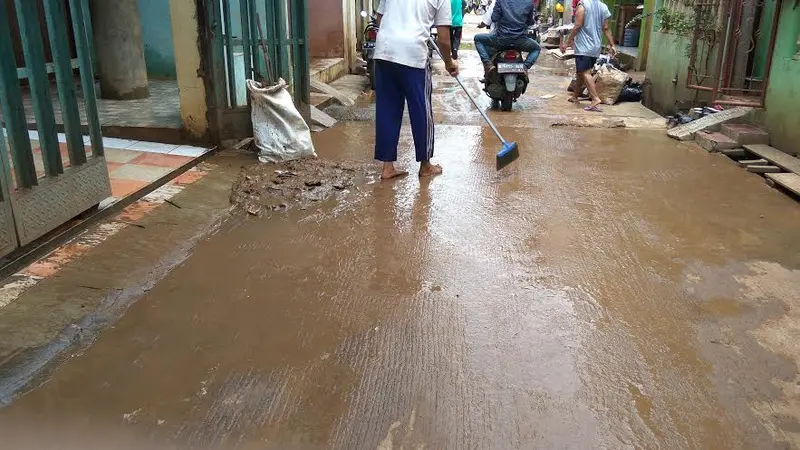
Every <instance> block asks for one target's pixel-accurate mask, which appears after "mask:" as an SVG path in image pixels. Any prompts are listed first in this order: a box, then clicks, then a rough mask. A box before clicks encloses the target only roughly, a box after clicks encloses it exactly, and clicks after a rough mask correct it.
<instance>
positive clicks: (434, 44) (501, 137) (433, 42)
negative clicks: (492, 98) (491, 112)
mask: <svg viewBox="0 0 800 450" xmlns="http://www.w3.org/2000/svg"><path fill="white" fill-rule="evenodd" d="M428 42H430V44H431V45H433V48H434V50H436V53H438V54H439V57H440V58H442V60H444V55H442V51H441V50H439V46H438V45H437V44H436V41H434V40H433V37H428ZM453 78H455V79H456V81H457V82H458V85H459V86H461V89H463V90H464V93H465V94H467V97H469V99H470V101H471V102H472V104H473V105H475V109H477V110H478V112H479V113H480V114H481V116H483V120H485V121H486V123H487V124H489V127H490V128H491V129H492V131H494V134H496V135H497V139H500V142H502V143H503V144H505V143H506V140H505V139H503V135H501V134H500V131H499V130H498V129H497V127H496V126H494V124H493V123H492V121H491V120H489V116H487V115H486V113H485V112H484V111H483V109H482V108H481V107H480V106H479V105H478V102H477V101H475V97H473V96H472V94H470V93H469V91H468V90H467V88H466V86H464V83H462V82H461V78H459V77H453Z"/></svg>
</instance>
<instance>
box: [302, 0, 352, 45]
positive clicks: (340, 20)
mask: <svg viewBox="0 0 800 450" xmlns="http://www.w3.org/2000/svg"><path fill="white" fill-rule="evenodd" d="M344 29H345V28H344V10H343V2H342V1H339V0H308V39H309V56H310V57H312V58H344V57H345V32H344Z"/></svg>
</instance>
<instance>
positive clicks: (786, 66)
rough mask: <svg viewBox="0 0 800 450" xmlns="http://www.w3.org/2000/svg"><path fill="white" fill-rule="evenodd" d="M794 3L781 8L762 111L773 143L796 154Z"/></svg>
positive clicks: (799, 79) (799, 134) (798, 89)
mask: <svg viewBox="0 0 800 450" xmlns="http://www.w3.org/2000/svg"><path fill="white" fill-rule="evenodd" d="M791 3H793V2H784V6H783V11H782V12H781V16H780V17H781V19H780V23H779V25H778V37H777V40H776V43H775V54H774V56H773V59H772V71H771V72H770V79H769V87H768V89H767V100H766V108H765V110H764V114H763V115H764V124H765V125H766V128H767V130H768V131H769V133H770V136H771V137H772V145H773V147H775V148H778V149H781V150H783V151H785V152H787V153H793V154H794V153H800V113H798V105H800V61H797V60H794V59H792V57H793V56H794V54H795V53H797V36H798V35H799V34H800V6H798V7H797V9H792V4H791Z"/></svg>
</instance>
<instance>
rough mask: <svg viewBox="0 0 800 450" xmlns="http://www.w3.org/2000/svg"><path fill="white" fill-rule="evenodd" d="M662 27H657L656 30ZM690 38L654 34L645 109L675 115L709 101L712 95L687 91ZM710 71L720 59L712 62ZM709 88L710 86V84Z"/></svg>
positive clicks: (648, 61)
mask: <svg viewBox="0 0 800 450" xmlns="http://www.w3.org/2000/svg"><path fill="white" fill-rule="evenodd" d="M657 28H658V27H657V26H654V27H653V30H656V29H657ZM690 44H691V40H690V39H689V38H686V37H683V36H678V35H674V34H668V33H661V32H658V31H653V32H652V34H651V35H650V48H649V51H648V56H647V83H646V84H647V86H646V90H645V105H646V106H647V107H648V108H650V109H652V110H654V111H656V112H658V113H661V114H665V115H666V114H673V113H675V111H677V110H679V109H687V108H688V107H689V106H693V105H694V104H695V103H697V102H700V101H704V100H707V99H708V98H709V95H708V94H705V93H703V92H700V91H697V90H694V89H689V88H687V87H686V76H687V73H688V69H689V57H688V56H687V55H686V48H687V46H688V45H690ZM709 64H710V66H709V67H710V68H713V66H714V64H716V57H715V56H712V58H711V60H710V61H709ZM706 85H710V82H707V83H706Z"/></svg>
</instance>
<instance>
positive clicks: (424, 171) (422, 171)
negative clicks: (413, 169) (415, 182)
mask: <svg viewBox="0 0 800 450" xmlns="http://www.w3.org/2000/svg"><path fill="white" fill-rule="evenodd" d="M441 173H442V166H440V165H438V164H431V163H422V165H420V167H419V176H420V177H432V176H434V175H440V174H441Z"/></svg>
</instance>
